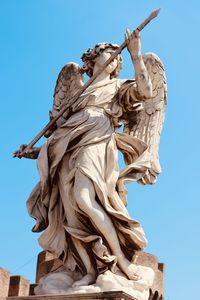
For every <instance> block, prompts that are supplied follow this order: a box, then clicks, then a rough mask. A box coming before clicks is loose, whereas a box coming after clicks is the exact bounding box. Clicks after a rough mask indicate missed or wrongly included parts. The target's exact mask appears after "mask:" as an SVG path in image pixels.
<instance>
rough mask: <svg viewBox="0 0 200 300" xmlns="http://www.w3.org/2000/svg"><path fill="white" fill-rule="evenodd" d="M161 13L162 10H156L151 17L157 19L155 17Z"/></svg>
mask: <svg viewBox="0 0 200 300" xmlns="http://www.w3.org/2000/svg"><path fill="white" fill-rule="evenodd" d="M159 12H160V8H158V9H156V10H154V11H153V12H152V14H151V16H152V17H153V18H155V17H157V15H158V14H159Z"/></svg>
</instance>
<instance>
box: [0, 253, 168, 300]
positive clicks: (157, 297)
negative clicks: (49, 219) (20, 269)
mask: <svg viewBox="0 0 200 300" xmlns="http://www.w3.org/2000/svg"><path fill="white" fill-rule="evenodd" d="M61 263H62V262H61V261H59V260H57V259H55V257H53V256H52V254H51V253H49V252H47V251H43V252H41V253H40V254H39V255H38V264H37V273H36V283H34V284H30V283H29V281H28V280H27V279H26V278H24V277H22V276H16V275H15V276H11V275H10V274H9V272H8V271H6V270H4V269H2V268H0V279H1V280H0V299H1V300H2V299H4V300H47V299H49V300H72V299H73V300H75V299H78V300H87V299H88V300H90V299H104V300H108V299H116V300H120V299H124V300H126V299H127V300H128V299H132V300H140V299H145V300H146V299H148V300H163V299H164V298H163V295H164V274H163V272H164V265H163V264H162V263H158V260H157V258H156V257H155V256H154V255H151V254H148V253H145V252H139V253H138V255H137V258H136V260H135V261H134V263H135V264H136V265H138V267H139V268H142V269H143V271H145V273H146V276H145V280H146V284H147V285H149V286H148V287H147V286H146V287H145V281H143V282H142V280H141V281H139V280H138V281H137V282H136V281H131V280H128V279H127V278H125V277H124V276H123V274H122V273H121V274H120V273H116V274H113V273H111V272H110V271H107V272H105V273H104V274H102V275H99V276H98V279H97V281H96V283H95V284H94V285H88V286H85V287H79V288H78V287H77V288H74V289H77V290H72V289H71V291H70V289H69V290H68V292H66V291H61V287H62V284H63V282H64V284H65V287H66V282H67V281H66V279H67V277H62V279H63V280H64V281H62V280H59V278H58V277H57V280H58V281H57V282H59V283H60V292H59V293H58V288H59V287H58V285H57V286H56V289H57V292H56V290H54V291H52V290H51V291H50V289H49V290H48V287H47V286H46V287H47V290H46V292H45V293H42V294H43V295H35V292H36V293H37V291H38V293H39V289H40V288H41V285H40V283H39V281H40V282H42V281H44V280H45V278H48V277H49V278H51V276H58V274H59V273H60V275H61V276H63V273H62V272H56V270H58V269H60V265H61ZM52 272H53V273H52ZM152 272H153V275H154V279H153V281H151V280H152ZM64 276H66V273H65V275H64ZM69 278H70V277H68V279H67V280H69ZM52 279H53V277H52ZM54 279H55V278H54ZM53 281H54V280H53ZM150 281H151V282H150ZM49 283H50V281H49ZM49 283H48V284H49ZM133 283H134V285H135V286H133ZM72 284H73V283H72V282H71V286H72ZM54 285H55V282H54ZM68 285H69V286H70V282H69V281H68ZM136 285H137V286H136ZM100 286H101V287H103V289H104V290H101V289H100ZM52 287H53V285H51V288H52ZM142 289H143V292H142ZM138 290H139V292H140V293H139V292H138ZM7 297H8V298H7Z"/></svg>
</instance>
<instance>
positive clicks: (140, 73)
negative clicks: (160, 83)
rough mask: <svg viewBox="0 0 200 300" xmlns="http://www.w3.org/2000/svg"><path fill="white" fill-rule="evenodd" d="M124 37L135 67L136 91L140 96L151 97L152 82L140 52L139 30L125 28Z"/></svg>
mask: <svg viewBox="0 0 200 300" xmlns="http://www.w3.org/2000/svg"><path fill="white" fill-rule="evenodd" d="M125 37H126V42H127V48H128V51H129V53H130V55H131V59H132V62H133V66H134V69H135V80H136V85H137V90H138V93H139V95H140V96H141V98H143V99H144V98H146V99H149V98H151V97H152V83H151V78H150V76H149V74H148V71H147V68H146V66H145V64H144V61H143V58H142V54H141V41H140V32H139V31H138V30H135V31H134V32H129V31H128V30H127V32H126V34H125Z"/></svg>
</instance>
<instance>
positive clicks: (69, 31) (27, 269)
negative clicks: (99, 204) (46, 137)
mask: <svg viewBox="0 0 200 300" xmlns="http://www.w3.org/2000/svg"><path fill="white" fill-rule="evenodd" d="M158 7H161V12H160V15H159V16H158V18H157V19H156V20H154V21H153V22H152V23H151V24H150V25H149V26H148V27H147V28H146V29H145V30H144V31H143V33H142V49H143V52H147V51H152V52H155V53H157V54H158V55H159V56H160V57H161V59H162V60H163V62H164V64H165V67H166V73H167V78H168V108H167V116H166V122H165V126H164V131H163V134H162V138H161V146H160V158H161V164H162V168H163V173H162V174H161V175H160V177H159V178H158V182H157V184H156V185H154V186H146V187H142V186H139V185H137V184H131V185H128V192H129V197H128V200H129V205H128V207H129V211H130V213H131V215H132V217H134V218H136V219H138V220H140V221H141V223H142V225H143V227H144V229H145V231H146V234H147V237H148V240H149V246H148V247H147V249H146V251H147V252H150V253H153V254H155V255H156V256H158V258H159V260H160V261H161V262H164V263H165V264H166V297H165V299H166V300H179V299H181V300H186V299H187V300H188V299H197V296H196V295H199V282H200V275H199V269H200V261H199V260H200V259H199V257H200V251H199V247H200V230H199V227H200V220H199V210H200V203H199V200H200V191H199V190H200V184H199V169H200V162H199V155H200V141H199V138H200V134H199V120H200V116H199V112H200V101H199V90H198V88H199V87H200V80H199V68H200V60H199V53H200V38H199V36H200V35H199V29H200V18H199V13H200V4H199V1H195V0H191V1H187V2H183V1H178V0H177V1H176V0H174V1H172V0H169V1H144V0H140V1H135V0H124V1H120V0H109V1H106V0H101V1H92V0H88V1H78V0H75V1H67V0H24V1H23V0H18V1H16V0H1V1H0V38H1V40H0V53H1V56H0V60H1V64H0V66H1V67H0V82H1V147H0V166H1V181H0V182H1V208H0V244H1V246H0V266H2V267H4V268H6V269H8V270H9V271H10V272H12V274H22V275H24V276H25V277H27V278H29V279H30V280H31V281H32V282H33V281H34V274H35V267H36V257H37V254H38V252H39V251H40V248H39V246H38V244H37V237H38V236H37V234H33V233H32V232H31V228H32V226H33V224H34V221H33V220H32V219H31V218H30V217H29V216H28V214H27V212H26V206H25V202H26V199H27V197H28V195H29V193H30V192H31V190H32V188H33V187H34V185H35V184H36V183H37V181H38V174H37V169H36V163H35V161H30V160H25V159H22V160H18V159H13V158H12V152H13V151H14V150H16V149H17V148H18V146H19V145H20V144H22V143H27V142H29V141H30V140H31V139H32V138H33V137H34V135H35V134H36V133H37V132H38V131H39V130H40V129H41V128H42V127H43V125H45V123H46V122H47V120H48V111H49V109H50V108H51V103H52V95H53V90H54V85H55V81H56V78H57V75H58V72H59V71H60V69H61V68H62V66H63V65H64V64H65V63H67V62H68V61H75V62H77V63H81V61H80V56H81V54H82V52H83V51H85V50H87V49H88V47H92V46H93V45H94V44H95V43H96V42H100V41H109V42H114V43H121V42H122V41H123V35H124V31H125V29H126V28H127V27H128V28H130V29H134V28H135V27H136V26H137V25H138V24H139V23H140V22H141V21H143V19H144V18H146V17H147V16H148V15H149V13H150V12H151V11H152V10H154V9H156V8H158ZM132 73H133V68H132V65H131V62H130V59H129V56H128V53H127V52H126V51H124V69H123V71H122V74H121V76H120V77H121V78H131V77H132Z"/></svg>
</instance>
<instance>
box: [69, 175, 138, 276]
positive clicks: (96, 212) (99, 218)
mask: <svg viewBox="0 0 200 300" xmlns="http://www.w3.org/2000/svg"><path fill="white" fill-rule="evenodd" d="M74 196H75V200H76V202H77V204H78V206H79V207H80V209H81V210H82V211H83V212H84V213H86V214H87V215H88V217H89V218H90V219H91V221H92V222H93V223H94V224H95V226H96V227H97V228H98V230H99V231H100V232H101V234H102V235H103V236H104V238H105V239H106V240H107V242H108V244H109V246H110V249H111V251H112V253H113V254H114V255H116V257H117V262H118V265H119V267H120V269H121V270H122V271H123V272H124V273H125V274H126V275H127V277H128V278H129V279H133V280H137V279H138V278H139V276H138V274H137V273H136V270H137V267H136V266H135V265H134V264H132V263H131V262H130V261H129V260H128V259H127V258H126V257H125V255H124V254H123V252H122V250H121V247H120V244H119V239H118V236H117V233H116V230H115V227H114V225H113V223H112V220H111V218H110V217H109V216H108V214H107V213H106V211H105V210H104V209H103V208H102V207H101V206H100V205H99V204H98V203H97V201H96V200H95V189H94V186H93V183H92V181H91V180H90V179H89V178H88V177H87V176H86V175H84V174H83V173H82V172H81V171H77V172H76V176H75V185H74Z"/></svg>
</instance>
